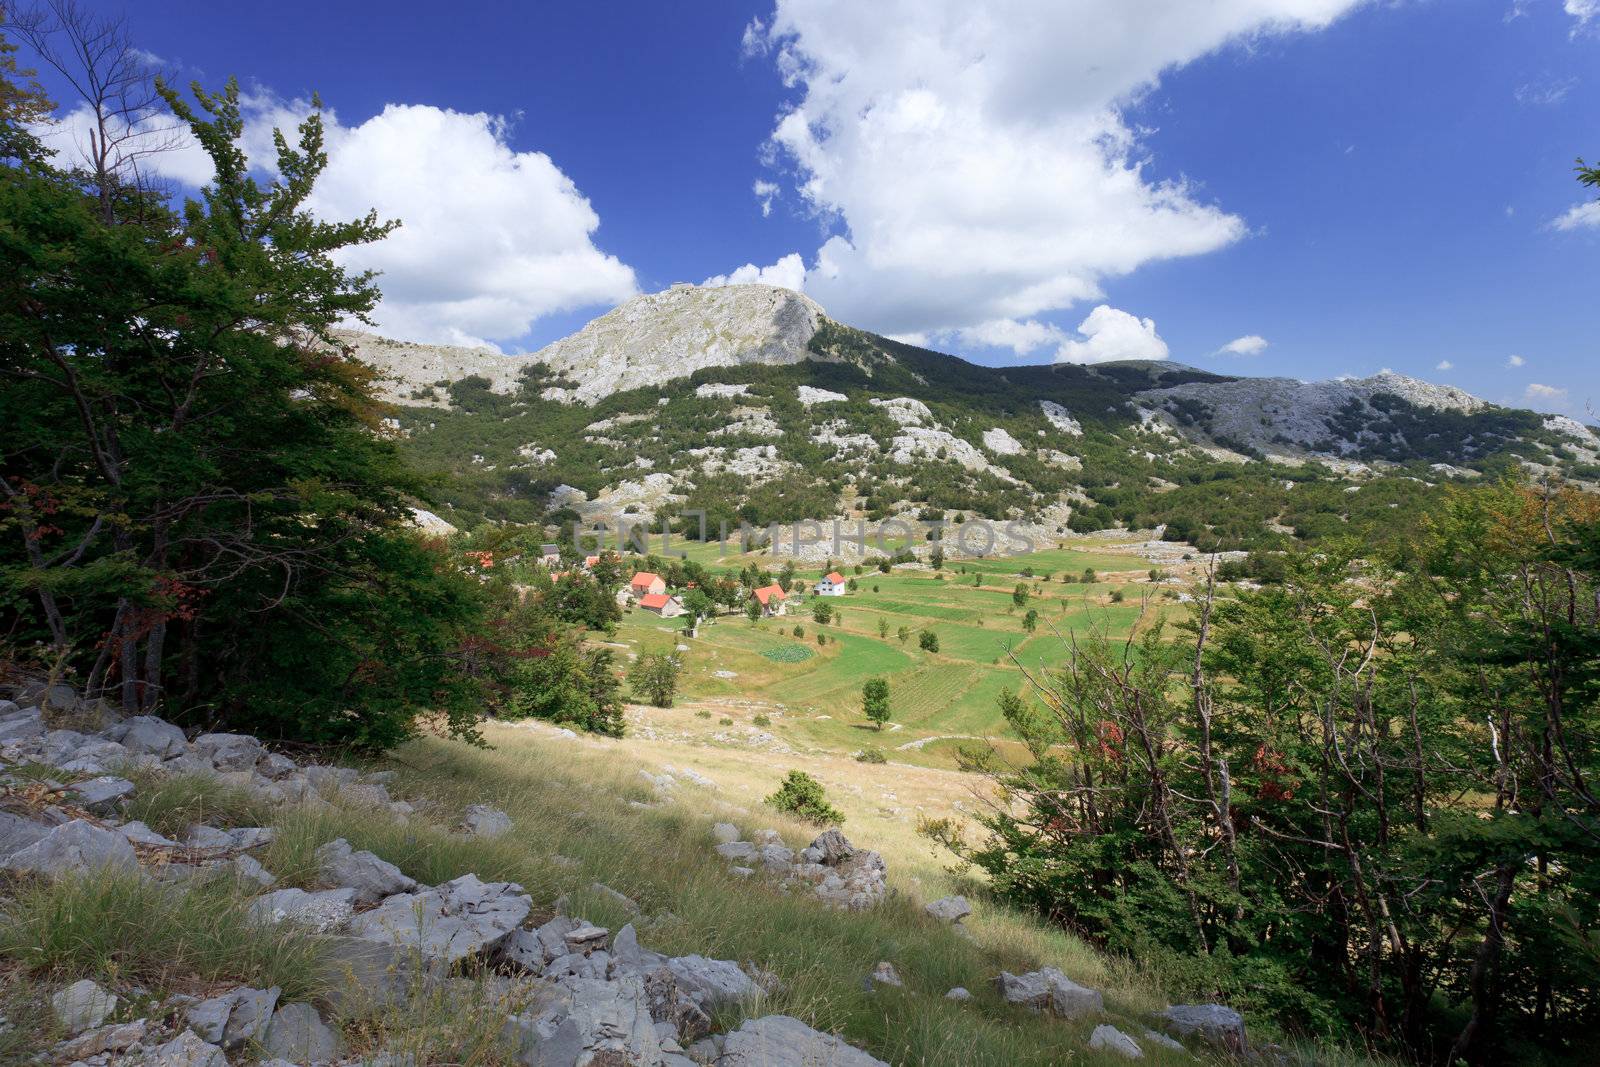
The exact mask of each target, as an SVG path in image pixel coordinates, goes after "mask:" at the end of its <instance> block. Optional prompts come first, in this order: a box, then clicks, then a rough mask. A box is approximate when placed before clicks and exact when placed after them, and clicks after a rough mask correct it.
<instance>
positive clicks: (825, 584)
mask: <svg viewBox="0 0 1600 1067" xmlns="http://www.w3.org/2000/svg"><path fill="white" fill-rule="evenodd" d="M846 584H847V583H846V582H845V578H844V575H842V574H840V573H839V572H838V571H829V572H828V573H827V574H824V575H823V576H822V581H820V582H818V583H817V584H816V594H817V595H818V596H844V591H845V585H846Z"/></svg>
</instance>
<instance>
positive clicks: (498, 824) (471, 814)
mask: <svg viewBox="0 0 1600 1067" xmlns="http://www.w3.org/2000/svg"><path fill="white" fill-rule="evenodd" d="M461 821H462V824H463V825H464V826H465V827H466V830H467V833H469V834H471V835H473V836H474V837H499V836H500V835H501V834H503V833H506V832H507V831H509V830H510V829H511V816H509V815H507V814H506V813H505V812H503V811H501V810H500V809H499V808H491V807H489V805H487V804H474V805H472V806H471V807H469V808H468V809H467V810H466V812H465V814H463V816H462V819H461Z"/></svg>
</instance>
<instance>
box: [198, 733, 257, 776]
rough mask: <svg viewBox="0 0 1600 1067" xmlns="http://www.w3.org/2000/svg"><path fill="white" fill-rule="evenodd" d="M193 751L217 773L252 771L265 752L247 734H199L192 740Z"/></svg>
mask: <svg viewBox="0 0 1600 1067" xmlns="http://www.w3.org/2000/svg"><path fill="white" fill-rule="evenodd" d="M194 750H195V752H197V753H198V754H199V755H201V756H202V757H204V758H205V759H207V760H210V761H211V766H213V767H215V768H216V769H217V770H219V771H248V770H252V769H254V767H255V765H256V761H257V760H259V759H260V758H261V757H262V755H264V754H265V752H266V748H265V747H264V746H263V745H262V744H261V742H260V741H257V740H256V739H255V738H253V737H251V736H250V735H249V734H201V735H200V736H199V737H197V738H195V739H194Z"/></svg>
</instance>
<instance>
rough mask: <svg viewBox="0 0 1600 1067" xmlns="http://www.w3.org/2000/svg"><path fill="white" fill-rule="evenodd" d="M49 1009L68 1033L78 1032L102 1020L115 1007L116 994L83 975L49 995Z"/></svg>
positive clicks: (90, 1027) (97, 1024)
mask: <svg viewBox="0 0 1600 1067" xmlns="http://www.w3.org/2000/svg"><path fill="white" fill-rule="evenodd" d="M50 1009H51V1010H52V1011H53V1012H55V1016H56V1021H57V1022H59V1023H60V1024H61V1025H62V1026H63V1027H65V1028H66V1030H67V1032H68V1033H69V1034H73V1035H77V1034H81V1033H83V1032H84V1031H85V1030H93V1029H94V1028H95V1027H97V1026H99V1025H100V1024H101V1023H103V1022H105V1021H106V1016H108V1015H110V1014H111V1013H112V1012H113V1011H116V1009H117V995H116V994H115V993H109V992H107V991H106V990H104V989H102V988H100V986H99V985H97V984H96V983H94V982H91V981H90V980H89V979H87V978H85V979H83V980H82V981H78V982H73V983H72V984H71V985H69V986H67V987H66V988H65V989H62V990H59V991H58V992H57V993H56V994H55V995H54V996H53V997H51V998H50Z"/></svg>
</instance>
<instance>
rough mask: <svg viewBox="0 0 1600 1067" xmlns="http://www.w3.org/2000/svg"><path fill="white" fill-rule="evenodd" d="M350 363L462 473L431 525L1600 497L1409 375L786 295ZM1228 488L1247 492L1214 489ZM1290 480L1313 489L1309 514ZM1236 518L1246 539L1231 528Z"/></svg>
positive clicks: (1455, 397)
mask: <svg viewBox="0 0 1600 1067" xmlns="http://www.w3.org/2000/svg"><path fill="white" fill-rule="evenodd" d="M357 349H358V353H359V354H360V355H362V356H363V358H366V359H369V360H371V361H372V362H374V363H375V364H377V365H378V366H379V367H380V369H381V370H383V371H384V372H385V373H388V374H391V375H393V376H395V378H396V379H397V384H396V386H395V387H394V390H393V391H392V392H391V394H390V395H391V396H393V397H395V398H396V399H397V401H398V402H399V403H401V404H402V405H403V407H402V410H401V413H400V414H399V416H398V419H397V422H398V424H399V428H400V431H401V434H402V436H403V437H404V439H405V447H406V449H407V450H409V451H410V452H412V453H413V455H414V456H416V457H417V458H418V460H419V461H420V462H422V464H423V465H424V466H426V467H429V468H432V469H434V470H438V471H440V472H443V473H447V474H448V475H449V476H450V478H451V482H452V486H451V488H449V489H447V490H446V491H445V492H444V493H443V494H441V497H440V499H438V500H435V501H431V502H430V503H432V504H437V505H438V506H436V507H433V508H432V510H433V511H435V512H437V513H438V514H440V516H441V517H442V518H444V519H446V520H447V521H450V522H451V523H452V524H453V525H456V526H470V525H472V524H474V523H475V522H477V521H479V520H480V519H481V518H483V517H494V518H501V519H510V520H513V521H521V522H537V521H549V520H550V519H551V518H552V517H557V518H560V517H566V518H572V517H581V518H583V519H586V520H590V519H598V520H604V521H608V522H613V523H614V522H616V521H618V520H619V519H621V518H622V517H623V516H639V517H661V516H670V515H672V514H675V513H677V512H680V511H685V510H702V511H705V512H706V513H707V515H708V518H709V519H710V521H711V528H712V529H715V528H716V525H717V523H718V521H721V520H726V521H730V522H731V523H732V524H733V525H734V526H737V523H738V521H739V520H741V519H744V520H749V521H751V522H758V523H763V524H764V523H767V522H773V521H778V522H788V521H793V520H797V519H804V518H814V519H827V518H830V517H832V516H836V515H842V516H864V517H867V518H869V519H883V518H888V517H891V516H897V517H906V516H918V515H920V516H927V517H932V516H934V515H942V516H943V517H944V518H946V519H950V518H954V517H956V516H958V515H960V516H982V517H985V518H988V519H994V520H1001V519H1012V520H1020V521H1025V522H1028V523H1031V524H1034V525H1035V526H1036V527H1037V528H1038V529H1039V530H1040V531H1041V532H1043V533H1046V534H1060V533H1065V532H1067V531H1068V530H1069V528H1070V529H1071V530H1079V531H1082V530H1091V529H1098V528H1104V527H1110V526H1115V525H1123V526H1138V527H1141V528H1148V527H1155V526H1159V525H1162V524H1172V523H1179V524H1181V525H1183V526H1184V527H1185V528H1186V529H1188V530H1190V531H1191V532H1193V531H1197V530H1202V531H1203V530H1207V529H1209V530H1211V531H1213V532H1214V533H1215V534H1216V537H1217V538H1218V539H1220V540H1221V541H1222V542H1225V544H1224V547H1247V546H1246V545H1245V544H1244V543H1243V541H1244V540H1248V539H1251V538H1253V537H1255V536H1256V534H1258V533H1271V532H1273V531H1275V530H1276V531H1280V532H1281V531H1284V530H1290V531H1292V530H1295V529H1301V528H1309V527H1308V526H1306V524H1305V523H1302V522H1300V521H1299V519H1300V515H1299V513H1300V512H1303V511H1305V508H1306V504H1305V502H1304V501H1305V498H1307V497H1309V496H1316V497H1318V501H1317V503H1316V504H1315V506H1314V508H1313V510H1315V511H1316V512H1317V513H1318V514H1319V515H1322V516H1324V517H1326V518H1328V519H1331V520H1336V521H1339V522H1341V523H1348V522H1349V521H1351V518H1352V517H1351V515H1350V514H1349V512H1350V511H1351V509H1352V508H1355V509H1357V510H1359V509H1360V508H1362V507H1364V506H1365V505H1364V504H1363V503H1360V502H1357V501H1355V500H1352V499H1350V498H1349V497H1347V496H1344V495H1343V491H1344V490H1345V489H1347V488H1349V487H1350V486H1352V485H1359V484H1360V483H1362V482H1365V481H1370V480H1372V479H1380V480H1382V479H1385V478H1393V477H1403V478H1407V479H1411V480H1412V482H1413V483H1416V482H1418V481H1420V482H1421V483H1422V484H1424V485H1434V484H1437V483H1439V482H1440V481H1447V480H1451V479H1462V478H1475V477H1480V476H1481V475H1483V474H1485V473H1491V472H1498V471H1501V470H1504V469H1507V468H1519V467H1520V468H1523V469H1529V470H1533V471H1537V472H1541V473H1543V472H1556V473H1560V474H1562V475H1565V476H1568V477H1576V478H1580V479H1586V480H1600V438H1597V437H1596V436H1595V434H1594V432H1593V430H1592V429H1591V428H1588V427H1584V426H1582V425H1581V424H1578V423H1576V422H1573V421H1572V420H1554V419H1546V418H1544V417H1541V416H1539V415H1536V414H1535V413H1533V412H1529V411H1519V410H1514V409H1509V408H1502V407H1498V406H1495V405H1492V404H1489V403H1487V402H1485V401H1482V400H1480V399H1478V398H1476V397H1473V396H1470V395H1469V394H1467V393H1464V392H1461V391H1460V390H1457V389H1452V388H1449V387H1444V386H1435V385H1430V384H1428V383H1426V382H1421V381H1418V380H1416V379H1412V378H1407V377H1404V376H1401V375H1395V374H1380V375H1376V376H1374V377H1371V378H1364V379H1354V380H1341V381H1327V382H1313V383H1306V382H1299V381H1295V380H1292V379H1285V378H1238V377H1225V376H1222V375H1216V374H1211V373H1207V372H1205V371H1201V370H1197V369H1194V368H1191V367H1185V366H1182V365H1180V364H1176V363H1169V362H1146V363H1137V362H1134V363H1110V364H1101V365H1098V366H1075V365H1048V366H1026V367H1005V368H996V367H983V366H977V365H974V364H971V363H967V362H965V361H964V360H960V359H957V358H955V357H953V356H948V355H943V354H941V353H937V352H932V351H928V350H926V349H921V348H917V347H915V346H911V345H905V344H900V343H898V342H895V341H891V340H888V339H887V338H883V337H879V336H876V335H874V334H870V333H866V332H863V331H860V330H855V329H852V328H850V327H848V326H843V325H841V324H839V323H836V322H833V321H832V320H829V319H828V318H827V317H826V316H825V315H824V314H823V312H822V310H821V309H820V308H819V307H817V305H816V304H814V303H813V302H812V301H810V300H809V299H807V298H806V297H804V296H801V295H800V294H797V293H792V292H789V291H787V290H782V289H776V288H772V287H769V286H754V285H747V286H730V287H727V288H723V289H700V288H696V287H693V286H680V287H674V288H673V289H670V290H667V291H666V292H663V293H656V294H651V295H648V296H640V297H636V298H634V299H633V300H630V301H628V302H626V303H624V304H623V305H621V306H620V307H618V308H616V309H615V310H614V311H612V312H610V313H608V314H606V315H604V316H601V317H600V318H599V319H596V320H595V321H594V322H592V323H590V324H589V325H588V326H586V327H584V328H583V329H582V330H580V331H579V332H578V333H576V334H574V335H572V336H571V337H568V338H566V339H564V340H561V341H558V342H556V343H555V344H553V345H550V346H549V347H547V348H545V349H543V350H542V351H540V352H538V353H535V354H533V355H532V356H530V357H503V356H498V355H495V354H493V353H488V352H484V351H482V350H460V349H457V350H447V349H439V348H432V347H428V346H415V345H397V344H393V343H390V342H384V341H380V340H377V339H374V338H371V337H365V338H363V339H361V340H360V341H359V343H358V344H357ZM800 471H804V472H806V475H807V477H805V478H797V477H796V474H797V472H800ZM1219 478H1220V479H1224V480H1228V481H1233V482H1239V481H1240V480H1247V481H1252V484H1251V485H1250V487H1249V488H1248V491H1243V492H1231V493H1226V494H1218V493H1214V492H1208V491H1206V490H1205V489H1204V488H1203V487H1204V486H1205V485H1206V484H1207V483H1210V482H1213V481H1215V480H1217V479H1219ZM1287 483H1293V484H1294V485H1298V486H1303V487H1317V486H1320V488H1316V489H1314V491H1312V490H1303V491H1302V492H1301V493H1300V497H1301V498H1302V503H1300V504H1296V503H1295V502H1294V501H1293V500H1291V499H1289V498H1288V497H1287V496H1285V494H1288V493H1290V492H1291V489H1290V488H1285V486H1286V484H1287ZM1189 487H1193V488H1192V490H1191V489H1190V488H1189ZM1323 489H1326V490H1327V492H1323ZM1175 490H1176V491H1175ZM1242 500H1248V501H1249V509H1250V511H1251V514H1250V516H1248V517H1244V516H1242V515H1238V514H1232V515H1230V514H1227V513H1225V512H1226V511H1228V510H1229V509H1231V510H1232V511H1234V512H1237V511H1238V510H1239V509H1238V506H1237V505H1238V504H1239V502H1240V501H1242ZM1387 503H1396V504H1398V503H1399V501H1387ZM1219 508H1220V509H1223V510H1221V511H1219ZM463 509H465V511H466V514H461V512H462V510H463ZM452 512H455V513H454V514H452ZM1318 521H1319V522H1320V521H1321V519H1318ZM1228 531H1233V532H1228ZM1285 536H1286V535H1285ZM1203 540H1204V538H1203V537H1202V541H1203Z"/></svg>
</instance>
